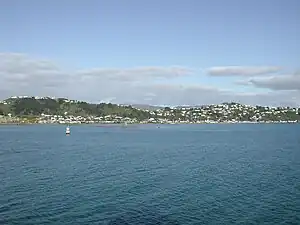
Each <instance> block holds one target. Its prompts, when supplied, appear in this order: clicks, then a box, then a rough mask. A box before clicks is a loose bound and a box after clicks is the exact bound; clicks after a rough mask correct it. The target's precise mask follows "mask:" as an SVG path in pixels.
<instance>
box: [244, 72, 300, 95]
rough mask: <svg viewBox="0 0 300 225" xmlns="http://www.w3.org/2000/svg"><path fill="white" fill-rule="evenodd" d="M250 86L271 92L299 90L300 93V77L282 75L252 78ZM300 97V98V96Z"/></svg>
mask: <svg viewBox="0 0 300 225" xmlns="http://www.w3.org/2000/svg"><path fill="white" fill-rule="evenodd" d="M248 83H249V84H251V85H254V86H256V87H259V88H268V89H271V90H298V91H300V75H299V74H294V75H280V76H271V77H263V78H252V79H250V80H249V81H248ZM299 97H300V96H299Z"/></svg>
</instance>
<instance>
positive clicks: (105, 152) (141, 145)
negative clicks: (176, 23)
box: [0, 124, 300, 225]
mask: <svg viewBox="0 0 300 225" xmlns="http://www.w3.org/2000/svg"><path fill="white" fill-rule="evenodd" d="M64 132H65V127H64V126H61V125H52V126H51V125H40V126H0V181H1V183H0V224H30V225H34V224H55V225H56V224H59V225H60V224H63V225H67V224H70V225H74V224H120V225H121V224H124V225H126V224H182V225H189V224H299V223H300V126H299V125H297V124H290V125H284V124H277V125H275V124H261V125H260V124H250V125H245V124H236V125H234V124H231V125H230V124H228V125H225V124H220V125H217V124H211V125H161V126H160V128H157V127H156V126H155V125H139V126H132V127H131V126H128V127H125V128H122V127H117V126H113V127H97V126H91V125H80V126H71V135H70V136H66V135H65V133H64Z"/></svg>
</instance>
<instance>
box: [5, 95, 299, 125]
mask: <svg viewBox="0 0 300 225" xmlns="http://www.w3.org/2000/svg"><path fill="white" fill-rule="evenodd" d="M299 122H300V108H291V107H267V106H250V105H242V104H239V103H222V104H218V105H206V106H197V107H174V108H172V107H157V108H155V107H149V109H147V108H143V109H142V108H136V107H134V106H124V105H116V104H110V103H108V104H107V103H100V104H90V103H86V102H81V101H77V100H69V99H65V98H55V97H32V96H14V97H11V98H9V99H6V100H3V101H1V102H0V123H2V124H95V123H116V124H124V123H126V124H133V123H134V124H136V123H142V124H145V123H157V124H187V123H195V124H197V123H199V124H201V123H299Z"/></svg>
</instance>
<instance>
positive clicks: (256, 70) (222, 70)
mask: <svg viewBox="0 0 300 225" xmlns="http://www.w3.org/2000/svg"><path fill="white" fill-rule="evenodd" d="M280 70H281V68H280V67H277V66H252V67H251V66H220V67H211V68H208V69H207V70H206V71H207V73H208V75H210V76H258V75H265V74H270V73H276V72H279V71H280Z"/></svg>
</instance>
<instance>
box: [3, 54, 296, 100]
mask: <svg viewBox="0 0 300 225" xmlns="http://www.w3.org/2000/svg"><path fill="white" fill-rule="evenodd" d="M215 68H219V69H217V70H216V69H213V68H211V69H208V71H211V73H215V74H221V73H222V72H221V70H220V67H215ZM230 68H231V69H230V70H228V68H227V70H226V69H225V70H226V71H227V72H225V70H223V74H229V73H231V74H244V75H243V76H249V75H258V74H265V73H271V70H272V71H273V72H275V71H278V70H276V69H275V67H274V68H271V67H264V68H260V69H257V68H256V69H254V68H252V69H250V70H249V68H248V70H246V69H245V68H246V67H238V68H236V67H235V69H233V68H232V67H230ZM223 69H224V67H223ZM191 75H198V74H196V72H195V71H194V70H193V69H191V68H188V67H182V66H170V67H158V66H153V67H134V68H91V69H85V70H80V71H67V70H64V69H62V68H60V67H59V66H58V65H57V64H55V63H54V62H51V61H49V60H43V59H35V58H32V57H30V56H28V55H25V54H17V53H0V82H1V86H0V98H1V99H4V98H7V97H10V96H14V95H33V96H57V97H67V98H72V99H79V100H85V101H91V102H100V101H102V102H103V101H104V102H113V103H122V104H151V105H201V104H218V103H222V102H229V101H236V102H240V103H245V104H252V105H253V104H260V105H290V106H297V105H300V94H299V93H300V91H299V75H290V76H288V75H287V76H282V77H281V76H280V77H276V76H274V77H269V76H268V77H265V76H264V77H253V78H251V79H249V80H247V82H244V85H245V84H246V83H247V85H252V86H253V87H257V88H263V90H264V89H266V88H267V90H266V91H264V92H261V91H257V92H252V93H247V92H242V93H241V92H235V91H234V90H225V89H222V88H221V87H216V86H209V85H207V84H204V83H192V84H181V85H179V84H176V82H171V81H173V80H174V81H176V79H179V78H180V79H183V78H186V77H189V76H191ZM210 75H211V74H210ZM199 76H200V75H199ZM203 76H205V75H204V74H203ZM208 78H209V76H208ZM177 83H178V82H177Z"/></svg>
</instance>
